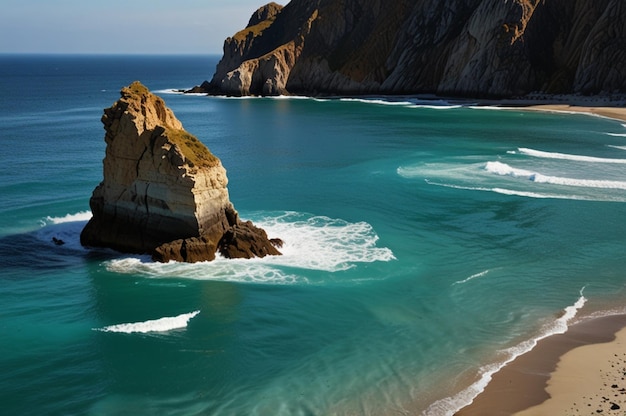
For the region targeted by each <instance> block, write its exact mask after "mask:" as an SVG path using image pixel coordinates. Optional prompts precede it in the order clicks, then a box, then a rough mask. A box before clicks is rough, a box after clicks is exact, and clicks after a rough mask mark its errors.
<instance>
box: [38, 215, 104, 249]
mask: <svg viewBox="0 0 626 416" xmlns="http://www.w3.org/2000/svg"><path fill="white" fill-rule="evenodd" d="M91 216H92V215H91V211H81V212H77V213H74V214H67V215H65V216H62V217H51V216H48V217H45V218H43V219H42V220H41V221H40V225H41V228H40V229H39V230H37V231H36V232H35V233H34V235H35V236H36V237H37V238H38V239H39V240H41V241H45V242H52V241H54V242H55V243H56V244H58V245H60V246H63V248H65V249H73V250H84V248H83V246H82V245H81V244H80V233H81V231H82V230H83V228H84V227H85V224H86V223H87V221H89V219H90V218H91Z"/></svg>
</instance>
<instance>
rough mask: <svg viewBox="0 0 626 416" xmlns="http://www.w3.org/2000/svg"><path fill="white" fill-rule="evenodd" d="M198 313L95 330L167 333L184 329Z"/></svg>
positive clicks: (128, 332) (129, 332)
mask: <svg viewBox="0 0 626 416" xmlns="http://www.w3.org/2000/svg"><path fill="white" fill-rule="evenodd" d="M199 313H200V311H195V312H191V313H184V314H182V315H178V316H173V317H164V318H159V319H154V320H150V321H145V322H133V323H128V324H117V325H111V326H106V327H104V328H98V329H95V330H96V331H102V332H122V333H125V334H132V333H134V332H138V333H142V334H146V333H150V332H167V331H172V330H174V329H182V328H186V327H187V324H188V323H189V320H191V318H193V317H194V316H196V315H198V314H199Z"/></svg>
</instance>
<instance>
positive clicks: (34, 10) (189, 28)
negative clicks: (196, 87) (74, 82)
mask: <svg viewBox="0 0 626 416" xmlns="http://www.w3.org/2000/svg"><path fill="white" fill-rule="evenodd" d="M268 2H269V0H0V53H95V54H97V53H102V54H114V53H119V54H170V53H172V54H221V53H222V46H223V45H224V39H226V38H227V37H228V36H232V35H234V34H235V33H237V32H238V31H239V30H241V29H243V28H244V27H245V26H246V24H247V23H248V20H249V19H250V16H251V15H252V13H254V11H255V10H257V9H258V8H259V7H261V6H262V5H264V4H266V3H268ZM278 3H280V4H286V3H287V1H283V2H280V1H279V2H278Z"/></svg>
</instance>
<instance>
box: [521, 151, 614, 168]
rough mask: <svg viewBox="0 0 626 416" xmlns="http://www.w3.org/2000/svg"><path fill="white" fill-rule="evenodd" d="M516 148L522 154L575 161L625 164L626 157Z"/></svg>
mask: <svg viewBox="0 0 626 416" xmlns="http://www.w3.org/2000/svg"><path fill="white" fill-rule="evenodd" d="M517 150H518V151H519V152H520V153H521V154H523V155H527V156H532V157H539V158H545V159H561V160H573V161H577V162H589V163H617V164H626V159H610V158H603V157H593V156H582V155H570V154H566V153H553V152H543V151H541V150H534V149H527V148H524V147H520V148H519V149H517Z"/></svg>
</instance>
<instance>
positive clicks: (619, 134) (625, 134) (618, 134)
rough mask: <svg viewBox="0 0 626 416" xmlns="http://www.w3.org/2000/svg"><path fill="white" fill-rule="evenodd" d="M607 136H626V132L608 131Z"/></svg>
mask: <svg viewBox="0 0 626 416" xmlns="http://www.w3.org/2000/svg"><path fill="white" fill-rule="evenodd" d="M606 134H607V136H613V137H626V133H606Z"/></svg>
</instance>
